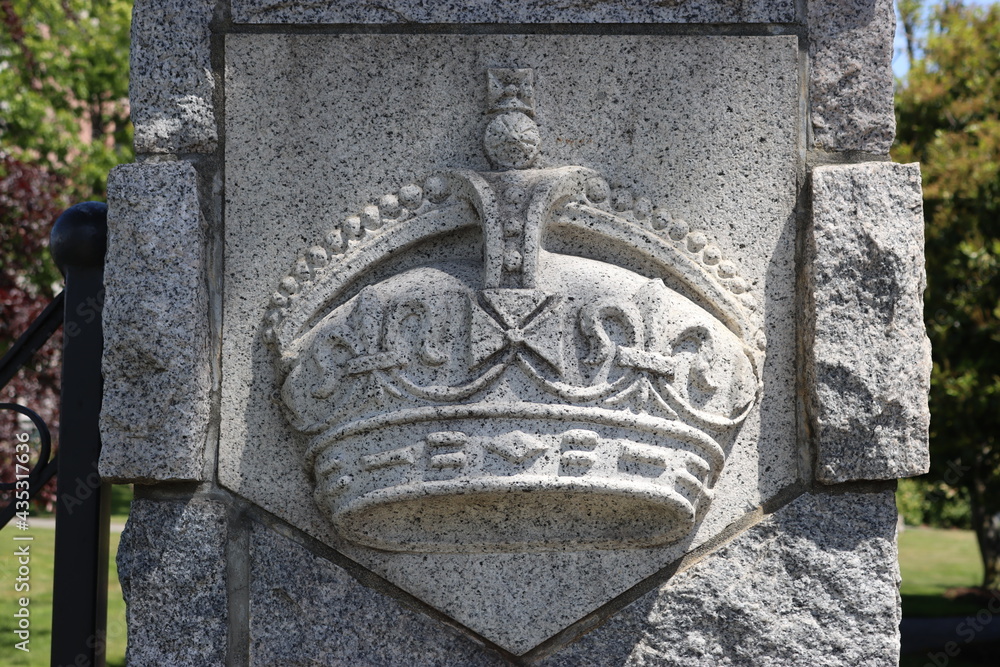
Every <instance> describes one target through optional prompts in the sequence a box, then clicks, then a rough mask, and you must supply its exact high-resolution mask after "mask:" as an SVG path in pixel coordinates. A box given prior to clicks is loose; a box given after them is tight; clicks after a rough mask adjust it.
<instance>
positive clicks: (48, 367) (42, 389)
mask: <svg viewBox="0 0 1000 667" xmlns="http://www.w3.org/2000/svg"><path fill="white" fill-rule="evenodd" d="M64 190H65V183H64V182H63V179H61V178H60V177H58V176H55V175H52V174H49V173H48V172H46V171H45V170H43V169H41V168H39V167H35V166H32V165H29V164H26V163H24V162H21V161H19V160H16V159H14V158H12V157H11V156H9V155H6V154H4V153H0V353H4V352H6V351H7V349H8V348H9V347H10V346H11V345H12V344H13V342H14V341H15V340H17V337H18V336H20V335H21V333H23V332H24V331H25V330H26V329H27V328H28V326H29V325H30V324H31V322H32V321H33V320H34V319H35V318H36V317H37V316H38V315H39V314H40V313H41V312H42V310H43V309H44V308H45V306H46V305H48V303H49V301H51V299H52V297H53V293H54V288H56V289H58V285H57V284H56V283H57V281H58V273H57V272H56V271H55V270H54V268H53V266H52V262H51V260H50V259H49V256H48V237H49V231H50V230H51V228H52V223H53V222H54V221H55V219H56V217H58V215H59V213H61V212H62V210H63V209H64V208H65V207H66V201H65V200H64V197H63V195H62V194H61V193H62V192H63V191H64ZM61 341H62V335H61V333H59V332H57V333H56V334H55V335H54V336H53V337H52V338H51V339H50V340H49V342H48V343H47V344H46V345H45V346H44V347H43V348H42V349H41V350H39V351H38V352H37V353H36V354H35V356H34V358H33V359H32V362H31V363H30V364H28V365H27V366H25V367H24V368H23V369H22V370H21V371H20V372H19V373H18V375H16V376H15V377H14V379H13V380H11V382H10V383H9V384H8V385H7V386H6V387H3V388H2V389H0V402H4V403H20V404H21V405H25V406H27V407H29V408H31V409H32V410H34V411H35V412H37V413H38V414H39V415H40V416H41V417H42V419H44V420H45V422H46V423H47V424H48V426H49V429H50V431H51V432H52V435H53V446H54V445H55V439H56V435H57V433H58V429H59V376H60V370H61V367H60V362H61ZM25 431H27V432H29V433H32V434H33V433H34V429H33V427H32V426H31V424H30V422H28V423H27V424H26V423H25V422H24V420H23V419H19V416H18V415H17V414H16V413H14V412H11V411H4V412H0V479H2V481H4V482H9V481H13V479H14V462H13V458H12V457H13V447H14V438H15V435H16V434H17V433H21V432H25ZM35 451H36V452H37V449H36V450H35ZM7 497H9V494H8V496H7ZM7 497H3V498H0V506H2V505H5V504H6V502H7ZM54 498H55V493H54V484H49V485H47V487H46V488H45V489H44V490H43V491H42V493H41V494H40V504H43V505H46V506H51V504H52V503H53V501H54Z"/></svg>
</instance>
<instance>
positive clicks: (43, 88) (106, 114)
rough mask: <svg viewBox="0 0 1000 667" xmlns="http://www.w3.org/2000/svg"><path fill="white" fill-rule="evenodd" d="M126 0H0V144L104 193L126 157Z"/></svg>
mask: <svg viewBox="0 0 1000 667" xmlns="http://www.w3.org/2000/svg"><path fill="white" fill-rule="evenodd" d="M131 10H132V3H131V0H0V21H2V22H3V33H2V35H0V148H2V149H3V150H4V151H5V152H7V153H9V154H10V155H12V156H13V157H14V158H16V159H18V160H22V161H24V162H28V163H31V164H33V165H34V166H39V167H42V168H44V169H46V170H47V171H49V172H52V173H55V174H58V175H60V176H62V177H65V178H66V179H67V186H69V187H71V188H72V189H73V190H74V191H73V192H72V193H71V194H73V195H76V196H78V197H86V196H92V195H95V194H96V195H102V194H103V192H104V182H105V180H106V178H107V174H108V171H109V170H110V169H111V168H112V167H113V166H114V165H116V164H118V163H120V162H129V161H131V158H132V148H131V146H132V128H131V125H130V124H129V122H128V119H129V108H128V49H129V24H130V20H131Z"/></svg>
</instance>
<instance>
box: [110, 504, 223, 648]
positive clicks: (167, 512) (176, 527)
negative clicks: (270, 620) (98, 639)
mask: <svg viewBox="0 0 1000 667" xmlns="http://www.w3.org/2000/svg"><path fill="white" fill-rule="evenodd" d="M227 540H228V538H227V532H226V508H225V506H224V505H223V504H222V503H220V502H217V501H213V500H207V499H193V500H189V501H186V502H181V501H157V500H144V499H137V500H134V501H133V502H132V509H131V512H130V514H129V519H128V524H127V525H126V526H125V531H124V532H123V533H122V538H121V544H120V545H119V547H118V576H119V578H120V579H121V584H122V595H123V596H124V598H125V604H126V616H127V619H128V650H127V653H126V656H125V660H126V662H127V664H128V665H130V667H140V666H142V665H150V666H155V667H162V666H163V665H171V666H172V667H185V666H187V665H191V667H203V666H204V665H222V664H225V658H226V641H227V629H226V628H227V625H226V624H227V602H226V543H227Z"/></svg>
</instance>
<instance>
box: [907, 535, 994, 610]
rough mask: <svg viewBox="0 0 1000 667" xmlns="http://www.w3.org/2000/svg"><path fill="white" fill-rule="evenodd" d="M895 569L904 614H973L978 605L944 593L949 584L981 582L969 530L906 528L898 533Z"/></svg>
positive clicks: (970, 584) (974, 548) (978, 563)
mask: <svg viewBox="0 0 1000 667" xmlns="http://www.w3.org/2000/svg"><path fill="white" fill-rule="evenodd" d="M899 569H900V574H902V577H903V583H902V585H901V586H900V590H899V592H900V594H901V595H902V597H903V615H904V616H915V617H932V616H965V615H974V614H975V613H976V612H977V611H978V610H979V609H980V607H981V606H982V605H981V604H977V603H975V602H964V601H961V600H949V599H947V598H945V597H944V593H945V591H947V590H948V589H950V588H959V587H974V586H979V585H980V584H981V583H982V580H983V566H982V562H981V561H980V560H979V548H978V547H977V545H976V535H975V533H973V532H972V531H971V530H940V529H935V528H907V529H906V530H904V531H903V532H902V533H901V534H900V535H899Z"/></svg>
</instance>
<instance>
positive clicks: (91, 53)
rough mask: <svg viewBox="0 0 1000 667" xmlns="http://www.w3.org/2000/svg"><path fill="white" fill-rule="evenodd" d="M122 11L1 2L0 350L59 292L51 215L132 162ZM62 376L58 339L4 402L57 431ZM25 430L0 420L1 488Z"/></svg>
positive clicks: (0, 395) (122, 3)
mask: <svg viewBox="0 0 1000 667" xmlns="http://www.w3.org/2000/svg"><path fill="white" fill-rule="evenodd" d="M130 15H131V2H130V0H0V24H2V28H0V354H2V353H3V352H5V351H6V350H7V349H8V348H9V347H10V345H11V344H12V343H13V342H14V340H16V338H17V337H18V335H19V334H20V333H21V332H23V331H24V330H25V329H26V328H27V327H28V325H29V324H30V323H31V321H32V320H33V319H34V318H35V317H37V315H38V314H39V313H41V311H42V310H43V309H44V307H45V306H46V304H47V303H48V302H49V301H50V300H51V299H52V297H53V296H54V292H55V291H57V289H58V283H59V281H60V278H59V273H58V271H57V270H56V269H55V267H54V265H53V264H52V261H51V258H50V256H49V253H48V236H49V231H50V229H51V227H52V223H53V222H54V221H55V219H56V217H57V216H58V215H59V213H60V212H61V211H62V210H64V209H65V208H66V207H68V206H69V205H71V204H73V203H76V202H79V201H84V200H87V199H102V198H103V197H104V191H105V182H106V179H107V173H108V171H109V170H110V169H111V167H113V166H114V165H115V164H117V163H119V162H129V161H131V158H132V149H131V140H132V128H131V125H130V123H129V120H128V119H129V106H128V47H129V22H130ZM59 371H60V340H59V337H58V335H57V336H55V337H53V339H52V340H50V341H49V343H48V344H47V345H46V346H45V347H44V348H43V349H42V350H41V351H40V352H39V353H38V354H37V355H36V357H35V359H34V362H33V364H32V365H31V366H29V367H28V368H25V369H24V370H23V371H22V372H21V373H20V374H19V375H18V376H17V377H15V378H14V380H13V381H12V382H11V383H10V384H9V385H8V386H6V387H4V388H2V389H0V401H4V402H17V403H21V404H24V405H27V406H28V407H30V408H32V409H34V410H35V411H36V412H38V413H39V414H40V415H41V416H42V417H43V419H45V421H46V422H47V423H48V424H49V426H50V428H51V429H52V430H53V435H55V432H56V431H57V429H58V402H59V391H58V390H59V383H60V382H59ZM22 426H23V425H21V424H19V423H18V420H17V418H16V416H15V415H14V414H13V413H4V414H0V471H2V473H0V474H2V476H3V481H10V478H11V476H12V474H13V467H12V466H11V465H9V463H10V454H11V447H12V442H13V440H12V436H13V434H14V433H15V432H16V431H17V430H18V429H19V428H21V427H22ZM43 495H44V500H46V501H51V499H52V496H51V492H47V493H46V494H43Z"/></svg>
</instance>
